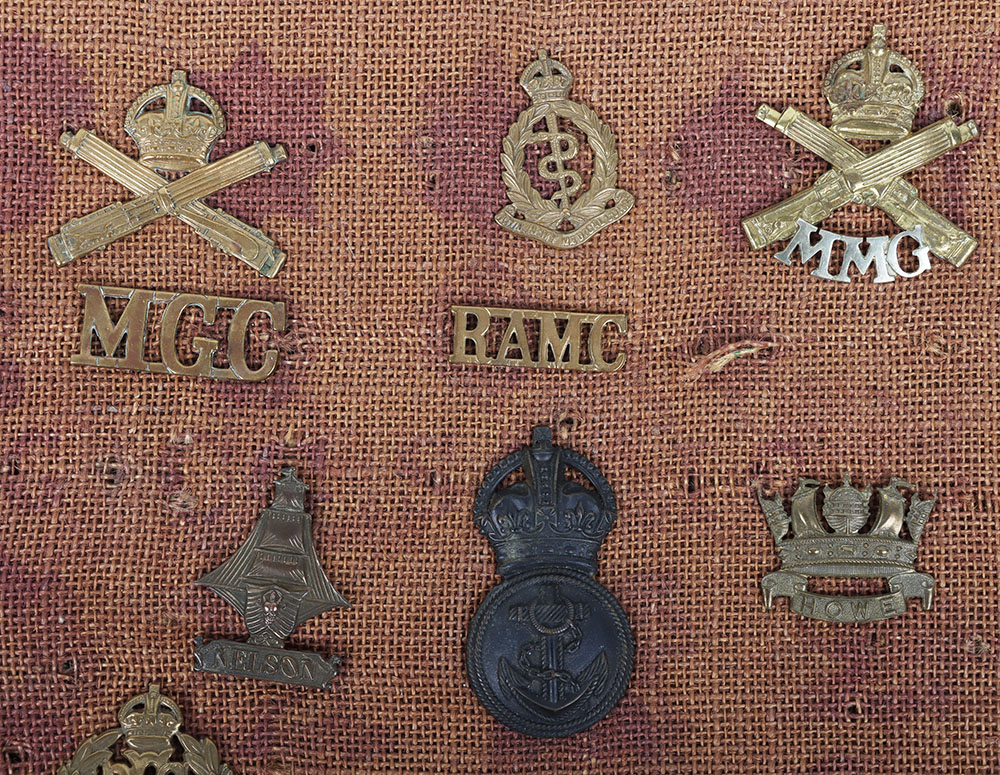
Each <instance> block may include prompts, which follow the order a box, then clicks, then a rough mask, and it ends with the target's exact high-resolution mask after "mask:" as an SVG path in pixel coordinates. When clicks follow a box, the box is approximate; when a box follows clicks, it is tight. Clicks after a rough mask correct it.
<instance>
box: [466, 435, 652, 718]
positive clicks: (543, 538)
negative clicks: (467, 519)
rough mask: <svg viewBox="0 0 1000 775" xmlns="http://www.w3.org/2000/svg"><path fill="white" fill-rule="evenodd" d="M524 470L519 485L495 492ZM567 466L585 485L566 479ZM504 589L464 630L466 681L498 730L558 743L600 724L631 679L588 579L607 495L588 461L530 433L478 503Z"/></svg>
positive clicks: (615, 612)
mask: <svg viewBox="0 0 1000 775" xmlns="http://www.w3.org/2000/svg"><path fill="white" fill-rule="evenodd" d="M520 468H523V469H524V473H525V477H526V478H525V480H524V481H522V482H517V483H515V484H511V485H510V486H507V487H503V488H501V487H500V486H501V484H503V482H504V480H505V479H507V477H508V476H510V475H511V474H512V473H514V472H515V471H517V470H518V469H520ZM569 468H572V469H575V470H576V471H578V472H579V473H580V474H582V475H583V477H584V479H585V480H586V481H587V484H588V485H589V486H585V485H582V484H577V483H576V482H575V481H572V480H570V479H569V478H567V469H569ZM473 510H474V513H475V520H476V526H477V527H478V528H479V529H480V531H482V533H483V534H484V535H485V536H486V537H487V538H488V539H489V541H490V543H491V544H492V546H493V549H494V551H495V552H496V556H497V569H498V570H499V571H500V573H502V574H503V575H504V577H505V578H504V581H502V582H501V583H500V584H499V585H498V586H496V587H494V588H493V589H492V590H490V592H489V593H488V594H487V595H486V599H485V600H484V601H483V603H482V605H480V607H479V610H477V611H476V614H475V616H474V617H473V619H472V624H471V625H470V627H469V634H468V641H467V646H466V666H467V669H468V673H469V683H470V684H471V686H472V688H473V690H474V691H475V693H476V696H477V697H478V698H479V701H480V702H481V703H482V704H483V706H484V707H485V708H486V709H487V710H488V711H489V712H490V713H491V714H492V715H493V716H494V717H496V718H497V719H498V720H499V721H500V722H501V723H502V724H504V725H506V726H508V727H510V728H511V729H514V730H516V731H518V732H521V733H523V734H525V735H531V736H532V737H564V736H566V735H571V734H573V733H575V732H579V731H581V730H584V729H587V728H588V727H590V726H592V725H593V724H596V723H597V722H598V721H600V720H601V719H602V718H604V717H605V716H606V715H607V714H608V713H609V712H610V711H611V709H612V708H614V706H615V705H616V704H617V703H618V700H619V699H621V696H622V695H623V694H624V692H625V688H626V687H627V686H628V682H629V679H630V678H631V675H632V659H633V648H634V647H633V643H632V631H631V629H630V627H629V623H628V619H627V618H626V616H625V612H624V611H623V610H622V607H621V605H620V604H619V603H618V601H617V600H616V599H615V598H614V596H613V595H612V594H611V593H610V592H608V590H606V589H605V588H604V587H602V586H601V585H600V584H598V583H597V582H596V581H595V580H594V574H595V573H596V572H597V550H598V549H599V547H600V545H601V542H602V541H603V540H604V537H605V536H606V535H607V534H608V531H610V530H611V527H612V526H613V525H614V522H615V519H616V518H617V516H618V509H617V505H616V504H615V497H614V494H613V493H612V492H611V487H610V486H609V485H608V482H607V480H606V479H605V478H604V476H603V475H602V474H601V472H600V471H599V470H598V469H597V467H596V466H595V465H594V464H593V463H591V462H590V461H589V460H587V459H586V458H585V457H583V455H580V454H579V453H577V452H574V451H573V450H569V449H563V448H562V447H559V446H556V445H555V444H553V443H552V431H551V430H550V429H549V428H546V427H544V426H541V427H537V428H535V430H534V434H533V439H532V444H531V446H530V447H526V448H524V449H521V450H519V451H518V452H515V453H514V454H512V455H509V456H508V457H506V458H504V459H503V460H502V461H500V463H498V464H497V465H496V466H495V467H494V468H493V470H492V471H490V473H489V474H488V475H487V477H486V480H485V481H484V482H483V485H482V487H481V488H480V490H479V493H478V494H477V495H476V500H475V504H474V509H473Z"/></svg>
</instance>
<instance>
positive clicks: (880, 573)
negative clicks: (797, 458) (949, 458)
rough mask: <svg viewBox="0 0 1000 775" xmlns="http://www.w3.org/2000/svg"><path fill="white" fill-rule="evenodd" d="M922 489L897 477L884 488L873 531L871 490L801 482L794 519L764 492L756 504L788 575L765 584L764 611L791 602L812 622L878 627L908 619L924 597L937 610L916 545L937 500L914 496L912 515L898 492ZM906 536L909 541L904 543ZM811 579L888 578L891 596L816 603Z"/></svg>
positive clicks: (768, 578) (775, 576) (829, 598)
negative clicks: (909, 601) (909, 606)
mask: <svg viewBox="0 0 1000 775" xmlns="http://www.w3.org/2000/svg"><path fill="white" fill-rule="evenodd" d="M820 487H823V518H822V519H820V516H819V513H818V512H817V504H816V501H817V496H818V495H819V490H820ZM900 487H905V488H907V489H911V490H913V489H915V488H914V487H913V485H911V484H907V483H906V482H904V481H903V480H902V479H897V478H895V477H893V478H892V479H890V480H889V484H888V486H886V487H879V488H877V490H878V498H879V511H878V516H877V517H876V518H875V521H874V523H873V524H872V527H871V528H870V529H869V530H867V531H866V532H864V533H861V532H860V531H861V530H862V528H864V526H865V525H866V524H868V522H869V521H870V518H869V503H870V501H871V497H872V488H871V485H869V486H868V487H866V488H865V489H864V490H859V489H857V488H856V487H852V486H851V480H850V477H846V476H845V477H844V483H843V484H842V485H841V486H840V487H837V488H835V489H834V488H832V487H829V486H824V485H823V483H822V482H817V481H816V480H814V479H800V480H799V486H798V489H797V490H796V491H795V494H794V495H792V511H791V515H789V514H788V512H786V511H785V507H784V505H783V503H782V499H781V496H780V495H779V496H777V497H775V498H772V499H767V498H765V497H764V496H763V494H762V493H761V492H760V490H758V491H757V499H758V500H759V501H760V506H761V508H762V509H763V510H764V515H765V516H766V518H767V525H768V527H769V528H771V533H772V534H773V535H774V540H775V543H777V544H778V555H779V556H780V557H781V570H779V571H775V572H774V573H768V574H767V575H766V576H765V577H764V579H763V580H762V581H761V587H762V589H763V591H764V605H765V606H766V607H767V608H771V606H772V605H773V604H774V598H776V597H779V596H780V597H788V598H790V606H791V609H792V610H793V611H795V612H796V613H800V614H802V615H803V616H808V617H811V618H813V619H825V620H827V621H832V622H872V621H877V620H879V619H888V618H890V617H893V616H899V615H900V614H902V613H905V612H906V598H909V597H919V598H920V599H921V600H922V601H923V606H924V609H925V610H926V609H928V608H930V607H931V602H932V599H933V596H934V579H933V578H931V577H930V576H928V575H926V574H924V573H917V572H916V571H915V570H914V569H913V564H914V562H915V561H916V559H917V544H918V542H919V541H920V535H921V533H923V530H924V525H925V524H927V518H928V517H929V516H930V513H931V509H933V508H934V504H935V502H936V501H937V498H936V497H935V498H932V499H930V500H926V501H925V500H921V499H920V497H919V496H918V495H914V496H913V499H912V501H911V502H910V504H909V507H907V505H906V498H905V497H904V496H903V495H902V494H901V493H900V491H899V488H900ZM904 528H905V536H904ZM810 576H824V577H829V578H869V579H870V578H884V579H887V580H888V582H889V594H885V595H869V596H862V597H841V596H830V595H817V594H814V593H812V592H808V591H807V590H806V584H807V582H808V579H809V577H810Z"/></svg>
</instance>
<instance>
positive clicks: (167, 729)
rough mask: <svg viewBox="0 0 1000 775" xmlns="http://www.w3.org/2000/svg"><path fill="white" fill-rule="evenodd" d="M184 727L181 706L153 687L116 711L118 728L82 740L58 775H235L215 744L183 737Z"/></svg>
mask: <svg viewBox="0 0 1000 775" xmlns="http://www.w3.org/2000/svg"><path fill="white" fill-rule="evenodd" d="M182 722H183V718H182V717H181V710H180V708H179V707H177V703H175V702H174V701H173V700H171V699H170V698H169V697H164V696H163V695H162V694H160V687H159V686H157V685H156V684H153V685H152V686H150V687H149V691H147V692H146V693H145V694H140V695H138V696H137V697H133V698H132V699H131V700H129V701H128V702H126V703H125V705H124V706H123V707H122V709H121V710H120V711H118V724H119V726H118V727H116V728H115V729H109V730H108V731H107V732H102V733H101V734H99V735H94V736H93V737H91V738H88V739H87V740H86V741H84V743H83V745H81V746H80V747H79V748H78V749H77V751H76V753H75V754H73V758H72V759H71V760H70V761H69V763H68V764H65V765H63V766H62V767H60V768H59V775H112V773H114V775H185V773H191V775H232V770H230V769H229V767H227V766H226V765H225V764H223V763H222V762H220V761H219V751H218V749H216V747H215V743H213V742H212V741H211V740H208V739H207V738H206V739H204V740H197V739H195V738H193V737H191V735H186V734H184V733H183V732H181V724H182ZM119 740H122V741H123V743H124V745H122V746H121V752H120V755H118V754H117V753H116V747H117V743H118V741H119ZM178 746H179V748H178ZM116 759H117V761H115V760H116Z"/></svg>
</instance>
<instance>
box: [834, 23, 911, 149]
mask: <svg viewBox="0 0 1000 775" xmlns="http://www.w3.org/2000/svg"><path fill="white" fill-rule="evenodd" d="M823 93H824V94H825V95H826V98H827V100H828V101H829V102H830V107H831V112H832V113H833V131H835V132H836V133H837V134H839V135H840V136H841V137H846V138H848V139H859V140H898V139H900V138H902V137H906V136H907V135H908V134H909V133H910V128H911V127H912V126H913V116H914V114H915V113H916V112H917V107H918V106H919V105H920V101H921V100H922V99H923V98H924V81H923V79H922V78H921V77H920V73H919V72H918V71H917V68H916V67H914V66H913V64H912V63H911V62H910V60H909V59H907V58H906V57H904V56H903V55H902V54H897V53H896V52H895V51H892V50H890V49H889V47H888V45H886V40H885V25H884V24H876V25H875V26H874V27H872V39H871V42H870V43H869V44H868V46H867V47H866V48H863V49H860V50H858V51H852V52H851V53H850V54H847V55H846V56H844V57H842V58H841V59H840V60H838V61H837V62H835V63H834V65H833V67H831V68H830V71H829V72H828V73H827V76H826V80H825V81H824V83H823Z"/></svg>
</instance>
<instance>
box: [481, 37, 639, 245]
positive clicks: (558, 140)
mask: <svg viewBox="0 0 1000 775" xmlns="http://www.w3.org/2000/svg"><path fill="white" fill-rule="evenodd" d="M520 83H521V86H522V87H523V88H524V90H525V91H526V92H527V93H528V95H529V96H530V97H531V107H529V108H527V109H526V110H524V111H522V112H521V115H520V116H518V117H517V121H515V122H514V124H513V125H512V126H511V128H510V131H509V132H508V133H507V137H505V138H504V141H503V153H501V154H500V163H501V164H502V165H503V181H504V183H506V184H507V196H508V198H509V199H510V201H511V204H509V205H507V206H506V207H504V208H503V209H502V210H501V211H500V212H498V213H497V215H496V220H497V223H499V224H500V225H501V226H503V227H504V228H505V229H509V230H510V231H512V232H514V233H515V234H523V235H524V236H526V237H531V238H532V239H536V240H538V241H539V242H544V243H545V244H546V245H551V246H552V247H554V248H575V247H576V246H577V245H580V244H582V243H583V242H586V241H587V240H588V239H590V238H591V237H593V236H594V235H595V234H596V233H597V232H598V231H600V230H601V229H603V228H604V227H605V226H607V225H608V224H611V223H614V222H615V221H617V220H619V219H620V218H622V217H624V215H625V213H627V212H628V211H629V210H630V209H632V205H633V204H635V198H634V197H633V196H632V195H631V194H630V193H629V192H628V191H623V190H622V189H620V188H617V187H616V186H617V185H618V152H617V151H616V150H615V136H614V135H613V134H612V133H611V130H610V129H609V128H608V127H607V125H606V124H604V122H602V121H601V120H600V119H599V118H598V117H597V114H596V113H594V111H592V110H591V109H590V108H588V107H586V106H585V105H580V104H578V103H576V102H573V101H571V100H568V99H566V95H568V94H569V90H570V87H572V85H573V76H571V75H570V73H569V70H567V69H566V67H565V66H564V65H563V64H562V63H561V62H557V61H556V60H554V59H549V57H548V54H546V53H545V52H544V51H540V52H539V53H538V59H537V61H535V62H532V63H531V64H530V65H529V66H528V68H527V69H526V70H525V71H524V74H523V75H522V76H521V81H520ZM560 122H563V124H562V126H561V125H560ZM566 123H568V124H571V125H572V126H573V127H575V128H576V129H577V130H579V131H580V132H582V133H584V134H586V136H587V143H588V145H589V146H590V150H591V151H592V153H593V156H594V168H593V171H592V172H591V175H590V182H589V184H588V186H587V188H586V189H585V190H584V191H583V193H580V190H581V189H582V188H583V177H582V176H581V175H580V173H579V172H577V171H576V170H573V169H570V168H569V167H567V166H566V162H568V161H571V160H572V159H575V158H576V156H577V154H578V153H579V142H578V140H577V138H576V135H574V134H573V133H572V132H570V131H567V129H568V127H567V126H566ZM534 145H541V146H543V148H545V149H547V150H548V153H545V151H544V150H543V151H542V154H544V155H542V156H541V159H540V160H539V161H538V175H539V176H540V178H541V179H540V180H539V181H538V184H539V185H541V186H542V187H543V188H545V189H548V190H550V191H551V193H550V194H549V196H548V197H547V198H546V196H545V193H548V191H545V192H543V191H539V190H538V189H536V188H535V185H534V184H533V182H532V178H531V175H529V173H528V171H527V169H526V165H525V162H526V160H527V158H528V157H527V149H528V148H529V147H530V146H534Z"/></svg>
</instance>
